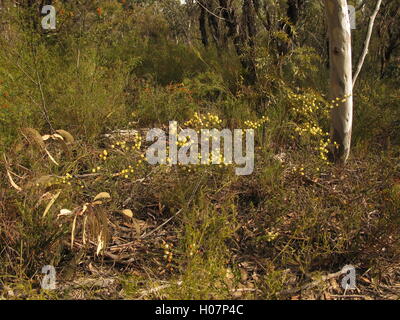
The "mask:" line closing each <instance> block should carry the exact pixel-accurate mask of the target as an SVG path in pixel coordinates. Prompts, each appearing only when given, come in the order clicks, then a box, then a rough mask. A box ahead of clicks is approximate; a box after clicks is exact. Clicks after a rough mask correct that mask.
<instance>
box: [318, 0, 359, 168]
mask: <svg viewBox="0 0 400 320" xmlns="http://www.w3.org/2000/svg"><path fill="white" fill-rule="evenodd" d="M324 2H325V11H326V17H327V23H328V33H329V53H330V96H331V98H332V99H335V101H337V104H338V106H337V107H335V108H333V109H332V112H331V117H332V127H331V135H332V142H334V143H336V144H337V146H338V147H337V148H334V150H333V153H332V155H333V158H334V160H335V161H337V162H342V163H345V162H346V161H347V158H348V156H349V153H350V145H351V133H352V124H353V96H352V95H353V77H352V49H351V28H350V18H349V13H348V7H347V0H324Z"/></svg>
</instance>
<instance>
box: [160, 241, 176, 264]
mask: <svg viewBox="0 0 400 320" xmlns="http://www.w3.org/2000/svg"><path fill="white" fill-rule="evenodd" d="M161 247H162V248H163V249H164V259H165V260H167V261H168V263H169V264H170V263H171V262H172V259H173V257H174V254H173V253H172V249H173V247H174V245H173V244H172V243H170V244H168V243H166V242H165V241H163V243H162V245H161Z"/></svg>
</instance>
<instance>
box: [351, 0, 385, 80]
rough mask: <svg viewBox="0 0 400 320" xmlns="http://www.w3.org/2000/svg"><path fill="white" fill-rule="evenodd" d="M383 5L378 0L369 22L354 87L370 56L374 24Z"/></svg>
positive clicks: (354, 78) (380, 0) (354, 77)
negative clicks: (369, 48)
mask: <svg viewBox="0 0 400 320" xmlns="http://www.w3.org/2000/svg"><path fill="white" fill-rule="evenodd" d="M381 4H382V0H378V1H377V3H376V7H375V11H374V12H373V13H372V15H371V17H370V20H369V26H368V31H367V36H366V38H365V42H364V49H363V52H362V54H361V57H360V60H359V61H358V65H357V69H356V72H355V74H354V76H353V87H354V85H355V83H356V81H357V78H358V75H359V74H360V71H361V68H362V66H363V64H364V61H365V57H366V56H367V54H368V47H369V43H370V41H371V36H372V29H373V27H374V22H375V18H376V16H377V14H378V12H379V9H380V7H381Z"/></svg>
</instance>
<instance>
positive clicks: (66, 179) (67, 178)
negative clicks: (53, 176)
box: [58, 173, 72, 186]
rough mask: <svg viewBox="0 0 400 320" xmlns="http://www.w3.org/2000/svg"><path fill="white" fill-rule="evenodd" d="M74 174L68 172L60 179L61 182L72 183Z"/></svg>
mask: <svg viewBox="0 0 400 320" xmlns="http://www.w3.org/2000/svg"><path fill="white" fill-rule="evenodd" d="M71 180H72V175H71V174H69V173H67V174H66V175H65V176H63V177H61V178H59V179H58V182H59V183H62V184H67V185H69V186H70V185H71Z"/></svg>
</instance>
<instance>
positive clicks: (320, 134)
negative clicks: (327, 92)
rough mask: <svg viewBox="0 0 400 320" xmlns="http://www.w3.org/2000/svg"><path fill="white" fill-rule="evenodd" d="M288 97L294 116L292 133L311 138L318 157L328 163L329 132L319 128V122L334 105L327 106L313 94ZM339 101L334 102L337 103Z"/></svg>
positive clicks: (290, 94)
mask: <svg viewBox="0 0 400 320" xmlns="http://www.w3.org/2000/svg"><path fill="white" fill-rule="evenodd" d="M288 97H289V99H290V102H291V104H292V108H291V113H292V115H293V116H294V122H295V125H296V126H295V128H294V131H295V132H296V133H297V134H298V135H299V136H304V137H311V138H313V140H312V141H314V142H312V143H313V144H314V145H315V144H316V145H317V146H316V147H314V150H316V151H317V152H318V156H319V157H320V159H322V160H323V161H325V162H328V157H327V155H328V153H329V150H328V147H329V145H330V144H331V140H330V139H329V132H326V131H324V130H323V129H322V127H321V126H320V123H319V122H320V121H321V120H322V119H324V118H326V117H327V115H328V114H329V110H330V109H331V108H333V107H334V106H335V105H328V104H327V103H326V102H324V100H323V99H322V98H320V97H318V95H316V94H314V93H308V94H295V93H289V94H288ZM339 100H340V99H338V100H336V99H335V101H339Z"/></svg>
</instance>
